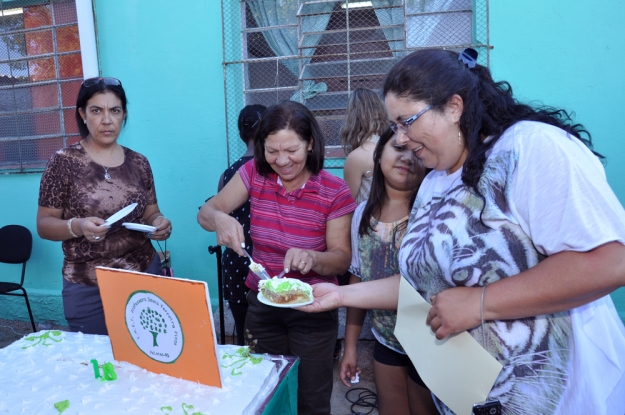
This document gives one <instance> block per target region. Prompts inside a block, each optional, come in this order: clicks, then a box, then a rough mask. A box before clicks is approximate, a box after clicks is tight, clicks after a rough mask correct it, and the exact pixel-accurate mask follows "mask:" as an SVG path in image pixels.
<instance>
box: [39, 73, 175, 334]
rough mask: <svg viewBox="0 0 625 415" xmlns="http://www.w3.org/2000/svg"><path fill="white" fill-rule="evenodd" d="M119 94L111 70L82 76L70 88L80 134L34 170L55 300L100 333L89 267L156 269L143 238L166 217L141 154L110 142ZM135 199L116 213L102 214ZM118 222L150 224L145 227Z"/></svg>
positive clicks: (77, 327)
mask: <svg viewBox="0 0 625 415" xmlns="http://www.w3.org/2000/svg"><path fill="white" fill-rule="evenodd" d="M126 104H127V100H126V94H125V92H124V89H123V88H122V85H121V82H120V81H119V80H117V79H115V78H90V79H87V80H85V81H84V82H83V83H82V85H81V87H80V91H79V92H78V99H77V102H76V122H77V123H78V127H79V129H80V134H81V136H82V137H83V139H82V140H81V141H80V142H78V143H76V144H73V145H71V146H68V147H66V148H63V149H61V150H59V151H57V152H56V153H55V154H54V155H53V156H52V157H51V158H50V160H49V162H48V166H47V167H46V170H45V172H44V173H43V176H42V178H41V186H40V190H39V209H38V211H37V232H38V233H39V236H41V237H42V238H44V239H49V240H52V241H63V253H64V255H65V259H64V261H63V308H64V311H65V318H66V320H67V322H68V323H69V327H70V329H71V330H72V331H81V332H83V333H89V334H107V330H106V325H105V323H104V313H103V310H102V301H101V299H100V292H99V289H98V286H97V281H96V277H95V270H94V267H96V266H106V267H111V268H122V269H127V270H133V271H142V272H149V273H153V274H160V261H159V258H158V255H157V254H156V251H155V250H154V247H153V246H152V243H151V242H150V239H153V240H159V241H162V240H165V239H167V238H169V236H170V234H171V230H172V227H171V222H170V221H169V219H167V218H165V217H164V216H163V215H162V214H161V212H160V210H159V208H158V205H157V203H156V192H155V190H154V178H153V176H152V170H151V169H150V164H149V163H148V160H147V159H146V158H145V157H144V156H142V155H141V154H139V153H136V152H134V151H132V150H130V149H128V148H126V147H122V146H120V145H119V144H118V143H117V138H118V137H119V133H120V132H121V129H122V125H123V124H124V123H125V121H126V116H127V109H126ZM131 203H137V207H136V208H135V209H134V210H133V211H132V212H130V213H129V214H128V215H127V216H126V217H124V218H123V219H122V220H120V221H117V222H116V223H113V224H111V225H106V224H104V222H105V220H106V219H107V218H108V217H109V216H111V215H112V214H114V213H115V212H117V211H119V210H120V209H122V208H124V207H126V206H128V205H130V204H131ZM122 222H134V223H139V224H147V225H152V226H155V227H156V228H157V230H156V231H154V232H153V233H147V234H146V233H143V232H137V231H132V230H128V229H126V228H125V227H123V226H122V225H121V223H122Z"/></svg>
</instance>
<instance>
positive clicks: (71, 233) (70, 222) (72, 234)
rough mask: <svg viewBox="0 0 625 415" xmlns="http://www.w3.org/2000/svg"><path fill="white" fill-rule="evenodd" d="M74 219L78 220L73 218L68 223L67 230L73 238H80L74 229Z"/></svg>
mask: <svg viewBox="0 0 625 415" xmlns="http://www.w3.org/2000/svg"><path fill="white" fill-rule="evenodd" d="M74 219H76V218H71V219H70V220H68V221H67V230H68V231H69V234H70V235H71V236H72V238H78V235H76V234H75V233H74V231H73V229H72V222H73V221H74Z"/></svg>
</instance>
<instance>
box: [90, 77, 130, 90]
mask: <svg viewBox="0 0 625 415" xmlns="http://www.w3.org/2000/svg"><path fill="white" fill-rule="evenodd" d="M100 82H102V83H103V84H104V85H109V86H122V81H120V80H119V79H117V78H99V77H96V78H89V79H85V80H84V81H82V84H81V85H82V86H84V87H85V88H91V87H92V86H96V85H98V84H99V83H100Z"/></svg>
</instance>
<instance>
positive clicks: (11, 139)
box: [0, 0, 82, 173]
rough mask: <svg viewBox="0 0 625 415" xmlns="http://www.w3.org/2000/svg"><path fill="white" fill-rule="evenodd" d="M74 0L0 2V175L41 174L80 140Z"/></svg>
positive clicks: (79, 74)
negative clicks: (58, 154) (54, 157)
mask: <svg viewBox="0 0 625 415" xmlns="http://www.w3.org/2000/svg"><path fill="white" fill-rule="evenodd" d="M76 21H77V18H76V5H75V2H74V0H45V1H41V0H39V1H33V0H30V1H28V0H21V1H20V0H15V1H2V2H0V173H26V172H34V171H41V170H42V169H43V168H44V167H45V165H46V162H47V161H48V159H49V158H50V156H51V155H52V154H53V153H54V152H55V151H56V150H58V149H60V148H62V147H64V146H66V145H68V144H71V143H73V142H76V141H77V140H78V139H79V136H78V128H77V126H76V121H75V118H74V108H75V103H76V96H77V94H78V89H79V88H80V82H81V81H82V62H81V56H80V42H79V38H78V25H77V23H76Z"/></svg>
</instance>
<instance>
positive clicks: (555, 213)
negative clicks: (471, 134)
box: [502, 123, 625, 255]
mask: <svg viewBox="0 0 625 415" xmlns="http://www.w3.org/2000/svg"><path fill="white" fill-rule="evenodd" d="M509 133H510V134H515V135H517V136H516V137H514V139H513V142H514V146H515V150H516V153H517V154H518V164H517V168H516V171H515V175H514V179H513V186H512V193H511V203H510V205H511V210H512V213H513V214H514V215H515V216H516V217H517V219H518V220H519V224H520V226H521V228H522V229H523V230H524V232H526V233H527V234H528V235H529V236H530V237H531V239H532V241H533V243H534V245H535V246H536V248H537V249H538V251H539V252H540V253H542V254H544V255H552V254H555V253H557V252H561V251H578V252H586V251H589V250H591V249H594V248H596V247H598V246H600V245H603V244H605V243H608V242H612V241H618V242H620V243H623V244H625V210H623V206H622V205H621V204H620V202H619V200H618V199H617V197H616V195H615V194H614V192H613V191H612V189H611V188H610V186H609V185H608V182H607V180H606V176H605V172H604V169H603V166H602V164H601V163H600V161H599V160H598V158H597V157H596V156H595V155H594V154H592V152H591V151H590V150H589V149H588V148H587V147H586V146H585V145H584V144H583V143H582V142H581V141H579V140H577V139H576V138H575V137H570V136H567V134H566V132H565V131H563V130H560V129H558V128H555V127H552V126H547V125H545V124H542V123H520V124H517V125H516V126H514V127H512V128H511V129H510V130H509V131H508V132H506V134H509ZM502 138H503V137H502Z"/></svg>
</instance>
